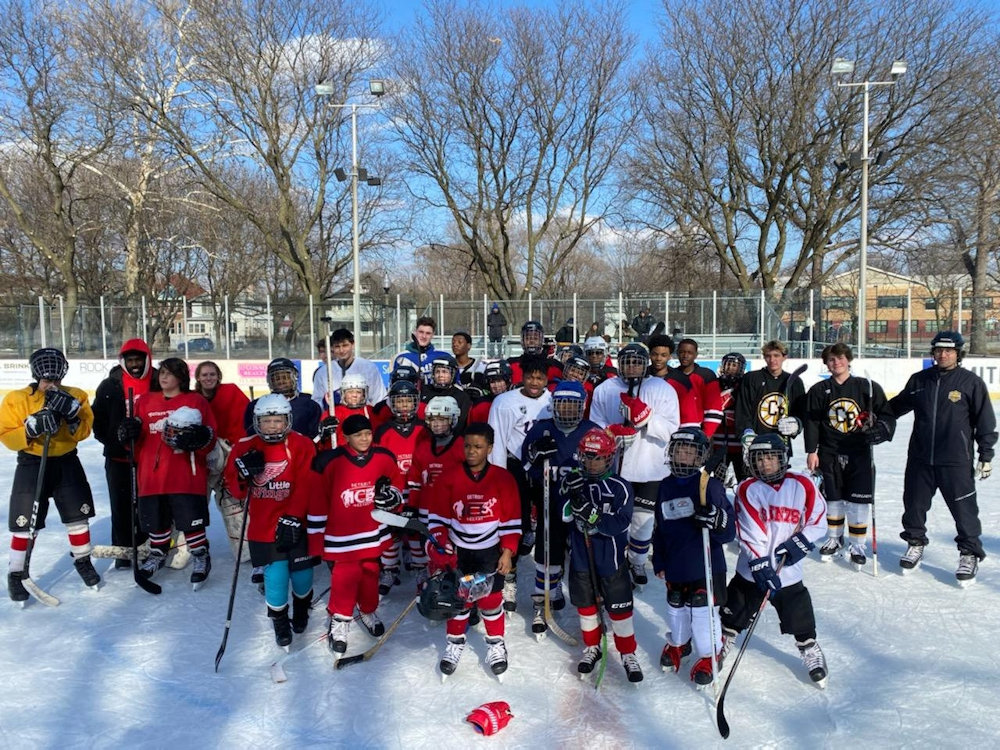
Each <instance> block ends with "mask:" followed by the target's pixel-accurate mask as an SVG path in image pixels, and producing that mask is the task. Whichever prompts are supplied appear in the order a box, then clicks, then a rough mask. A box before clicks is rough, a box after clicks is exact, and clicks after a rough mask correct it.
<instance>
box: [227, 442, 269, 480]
mask: <svg viewBox="0 0 1000 750" xmlns="http://www.w3.org/2000/svg"><path fill="white" fill-rule="evenodd" d="M233 464H234V465H235V466H236V473H237V474H238V475H239V477H240V479H242V480H243V481H244V482H249V481H250V480H251V479H253V478H254V477H255V476H257V475H258V474H260V473H261V472H263V471H264V454H263V453H261V452H260V451H258V450H249V451H247V452H246V453H244V454H243V455H242V456H237V457H236V458H234V459H233Z"/></svg>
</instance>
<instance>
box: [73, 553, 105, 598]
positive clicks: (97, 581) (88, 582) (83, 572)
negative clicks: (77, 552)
mask: <svg viewBox="0 0 1000 750" xmlns="http://www.w3.org/2000/svg"><path fill="white" fill-rule="evenodd" d="M73 567H74V568H76V572H77V573H79V574H80V578H81V579H82V580H83V583H84V585H85V586H86V587H87V588H89V589H93V590H94V591H97V590H98V588H100V585H101V576H100V575H98V573H97V571H96V570H94V563H93V562H91V560H90V555H84V556H83V557H78V558H76V559H75V560H73Z"/></svg>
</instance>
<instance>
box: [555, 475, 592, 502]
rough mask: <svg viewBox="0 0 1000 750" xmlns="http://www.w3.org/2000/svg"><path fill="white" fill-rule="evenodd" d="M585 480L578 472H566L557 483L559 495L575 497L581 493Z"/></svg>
mask: <svg viewBox="0 0 1000 750" xmlns="http://www.w3.org/2000/svg"><path fill="white" fill-rule="evenodd" d="M586 484H587V480H586V479H584V478H583V474H581V473H580V472H578V471H568V472H566V473H565V474H564V475H563V478H562V480H561V481H560V482H559V494H560V495H562V496H563V497H576V496H577V495H581V494H582V493H583V488H584V485H586Z"/></svg>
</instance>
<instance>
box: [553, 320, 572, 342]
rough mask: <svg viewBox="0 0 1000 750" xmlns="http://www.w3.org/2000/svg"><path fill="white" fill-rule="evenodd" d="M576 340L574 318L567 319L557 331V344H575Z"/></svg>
mask: <svg viewBox="0 0 1000 750" xmlns="http://www.w3.org/2000/svg"><path fill="white" fill-rule="evenodd" d="M575 342H576V331H575V330H574V327H573V318H569V319H568V320H567V321H566V325H564V326H563V327H562V328H560V329H559V330H558V331H556V343H557V344H573V343H575Z"/></svg>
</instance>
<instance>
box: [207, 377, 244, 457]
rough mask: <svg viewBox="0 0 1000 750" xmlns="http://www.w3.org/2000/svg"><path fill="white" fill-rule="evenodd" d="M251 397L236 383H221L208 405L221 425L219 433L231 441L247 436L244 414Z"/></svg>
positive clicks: (221, 436) (217, 422)
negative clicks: (244, 426)
mask: <svg viewBox="0 0 1000 750" xmlns="http://www.w3.org/2000/svg"><path fill="white" fill-rule="evenodd" d="M249 403H250V399H249V397H247V395H246V394H245V393H244V392H243V391H242V390H240V387H239V386H238V385H236V384H235V383H219V387H218V388H216V389H215V394H214V395H213V396H212V400H211V401H209V402H208V405H209V406H210V407H211V409H212V414H214V415H215V422H216V424H218V426H219V432H218V435H219V437H220V438H223V439H224V440H228V441H229V442H230V443H235V442H236V441H237V440H240V439H241V438H244V437H246V434H247V433H246V430H245V429H243V415H244V413H246V410H247V404H249Z"/></svg>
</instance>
